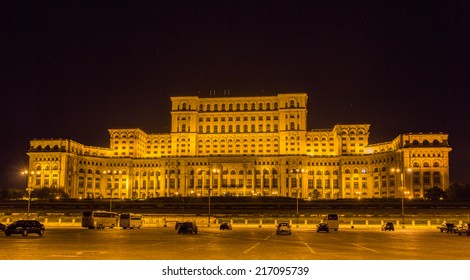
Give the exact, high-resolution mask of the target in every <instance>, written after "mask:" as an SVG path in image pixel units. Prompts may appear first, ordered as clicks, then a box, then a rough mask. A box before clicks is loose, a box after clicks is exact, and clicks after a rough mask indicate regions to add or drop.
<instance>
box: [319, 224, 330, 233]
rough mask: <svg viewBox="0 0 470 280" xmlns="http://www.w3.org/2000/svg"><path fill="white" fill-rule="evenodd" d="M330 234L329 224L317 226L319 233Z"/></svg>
mask: <svg viewBox="0 0 470 280" xmlns="http://www.w3.org/2000/svg"><path fill="white" fill-rule="evenodd" d="M321 231H323V232H330V228H329V227H328V224H327V223H319V224H318V225H317V232H321Z"/></svg>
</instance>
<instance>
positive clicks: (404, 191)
mask: <svg viewBox="0 0 470 280" xmlns="http://www.w3.org/2000/svg"><path fill="white" fill-rule="evenodd" d="M391 171H392V172H393V173H400V186H399V187H398V191H400V192H401V227H402V228H405V195H407V194H409V193H410V192H409V191H408V190H407V188H406V186H405V181H406V180H405V178H404V176H405V173H404V172H403V171H402V170H400V169H399V168H392V169H391ZM411 171H413V170H412V169H411V168H407V169H406V170H405V172H408V173H410V172H411Z"/></svg>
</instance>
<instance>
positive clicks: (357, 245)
mask: <svg viewBox="0 0 470 280" xmlns="http://www.w3.org/2000/svg"><path fill="white" fill-rule="evenodd" d="M353 245H354V246H356V247H359V248H362V249H365V250H369V251H372V252H375V253H380V252H379V251H376V250H374V249H370V248H367V247H364V246H361V245H359V244H354V243H353Z"/></svg>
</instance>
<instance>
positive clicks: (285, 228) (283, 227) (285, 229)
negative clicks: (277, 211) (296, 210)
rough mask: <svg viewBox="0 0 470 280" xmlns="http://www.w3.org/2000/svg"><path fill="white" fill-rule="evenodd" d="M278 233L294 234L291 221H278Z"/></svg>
mask: <svg viewBox="0 0 470 280" xmlns="http://www.w3.org/2000/svg"><path fill="white" fill-rule="evenodd" d="M276 234H292V229H291V226H290V224H289V223H278V224H277V227H276Z"/></svg>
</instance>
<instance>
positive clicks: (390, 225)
mask: <svg viewBox="0 0 470 280" xmlns="http://www.w3.org/2000/svg"><path fill="white" fill-rule="evenodd" d="M387 230H389V231H394V230H395V226H394V225H393V223H392V222H387V223H385V224H384V225H382V231H387Z"/></svg>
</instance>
